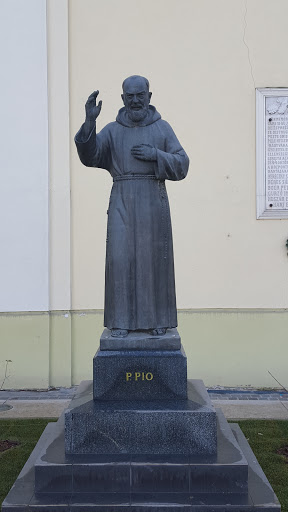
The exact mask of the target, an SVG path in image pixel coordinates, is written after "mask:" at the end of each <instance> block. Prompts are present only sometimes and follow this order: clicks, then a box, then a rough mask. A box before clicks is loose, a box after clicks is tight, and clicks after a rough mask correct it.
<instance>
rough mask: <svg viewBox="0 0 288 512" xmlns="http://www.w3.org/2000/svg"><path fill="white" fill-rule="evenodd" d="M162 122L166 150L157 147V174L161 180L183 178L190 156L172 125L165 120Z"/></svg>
mask: <svg viewBox="0 0 288 512" xmlns="http://www.w3.org/2000/svg"><path fill="white" fill-rule="evenodd" d="M162 123H163V124H162V127H161V129H162V130H163V134H164V135H165V151H162V150H160V149H157V169H156V176H157V178H158V179H159V180H161V181H164V180H173V181H178V180H183V179H184V178H185V177H186V175H187V172H188V167H189V158H188V156H187V154H186V153H185V151H184V149H183V148H182V146H181V144H180V142H179V141H178V139H177V137H176V135H175V133H174V132H173V130H172V128H171V126H170V125H169V124H168V123H167V122H165V121H162ZM164 123H165V124H164Z"/></svg>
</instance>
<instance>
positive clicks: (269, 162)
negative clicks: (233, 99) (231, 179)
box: [256, 88, 288, 219]
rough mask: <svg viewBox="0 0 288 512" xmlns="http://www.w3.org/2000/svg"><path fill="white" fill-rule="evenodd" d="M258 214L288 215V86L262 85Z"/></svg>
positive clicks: (260, 216)
mask: <svg viewBox="0 0 288 512" xmlns="http://www.w3.org/2000/svg"><path fill="white" fill-rule="evenodd" d="M256 92H257V97H256V99H257V105H256V106H257V115H256V122H257V125H256V130H257V133H256V141H257V218H258V219H261V218H270V219H271V218H279V219H281V218H288V89H282V88H281V89H258V90H257V91H256Z"/></svg>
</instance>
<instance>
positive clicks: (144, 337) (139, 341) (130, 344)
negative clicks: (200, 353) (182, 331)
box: [100, 327, 181, 351]
mask: <svg viewBox="0 0 288 512" xmlns="http://www.w3.org/2000/svg"><path fill="white" fill-rule="evenodd" d="M180 348H181V338H180V336H179V333H178V331H177V329H176V327H175V328H174V329H167V331H166V333H165V334H163V335H161V336H160V335H159V336H153V335H152V334H150V333H149V332H148V331H131V332H129V333H128V336H125V337H124V338H120V337H115V336H111V331H110V329H107V328H106V329H104V331H103V333H102V336H101V338H100V350H121V351H123V350H180Z"/></svg>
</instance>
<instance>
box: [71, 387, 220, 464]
mask: <svg viewBox="0 0 288 512" xmlns="http://www.w3.org/2000/svg"><path fill="white" fill-rule="evenodd" d="M90 389H91V388H88V389H87V393H86V395H85V393H83V395H82V403H81V404H79V402H78V401H77V400H75V401H72V403H71V408H70V410H68V411H67V412H66V414H65V449H66V453H67V454H131V453H134V454H174V455H175V454H183V455H191V454H194V455H213V454H215V453H216V444H217V427H216V412H215V409H214V407H213V405H212V404H211V401H210V398H209V396H208V393H207V391H206V388H205V387H204V385H203V382H202V381H198V380H193V381H190V382H189V384H188V399H187V400H161V401H160V400H154V401H152V400H150V401H148V400H146V401H141V400H140V401H136V400H127V401H100V400H91V391H90ZM73 402H74V403H73ZM73 405H75V406H73Z"/></svg>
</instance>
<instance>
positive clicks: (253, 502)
mask: <svg viewBox="0 0 288 512" xmlns="http://www.w3.org/2000/svg"><path fill="white" fill-rule="evenodd" d="M108 334H109V333H108ZM174 334H175V335H176V333H175V332H174ZM106 335H107V332H106ZM177 335H178V333H177ZM178 336H179V335H178ZM108 338H109V336H108V335H107V336H106V338H105V340H104V341H105V343H104V342H103V343H102V345H101V346H102V349H105V350H102V349H101V350H100V351H98V352H97V354H96V356H95V358H94V361H93V370H94V382H83V383H82V384H81V385H80V386H79V389H78V393H77V396H76V397H75V399H74V400H72V402H71V404H70V407H69V409H68V411H66V413H65V414H63V415H62V416H61V417H60V418H59V420H58V422H57V423H50V424H49V425H48V426H47V427H46V429H45V431H44V433H43V434H42V436H41V438H40V440H39V442H38V443H37V446H36V447H35V449H34V451H33V452H32V454H31V456H30V458H29V459H28V461H27V463H26V465H25V466H24V468H23V470H22V472H21V473H20V475H19V477H18V479H17V480H16V482H15V484H14V486H13V487H12V489H11V491H10V493H9V494H8V496H7V497H6V499H5V500H4V502H3V505H2V510H3V512H8V510H9V512H16V511H17V512H23V511H27V512H31V511H35V512H38V511H39V510H41V511H45V512H55V510H59V512H60V511H61V512H72V511H74V512H88V511H91V512H93V511H95V512H96V511H98V512H116V511H117V512H124V511H125V512H127V511H128V510H129V511H131V512H168V511H169V512H170V511H171V512H174V511H175V512H176V511H177V512H184V511H185V512H215V511H216V510H217V511H219V512H229V511H231V512H232V511H233V512H254V511H255V512H256V511H257V512H264V511H265V512H272V511H275V512H280V506H279V503H278V501H277V498H276V497H275V494H274V493H273V490H272V489H271V487H270V485H269V482H268V481H267V479H266V477H265V475H264V473H263V471H262V470H261V468H260V466H259V464H258V463H257V461H256V459H255V456H254V454H253V453H252V451H251V449H250V447H249V445H248V443H247V441H246V439H245V438H244V436H243V434H242V432H241V430H240V429H239V427H238V425H232V426H229V425H228V423H227V421H226V420H225V418H224V416H223V414H222V412H221V411H220V410H218V411H215V409H214V407H213V406H212V404H211V402H210V399H209V396H208V394H207V392H206V390H205V387H204V385H203V383H202V381H195V380H194V381H188V393H187V387H186V383H187V381H186V357H185V354H184V352H183V349H180V347H179V346H177V348H176V345H175V339H174V341H173V340H172V341H173V343H172V345H173V347H172V348H171V343H170V342H171V340H170V342H169V343H168V342H167V343H168V345H166V348H165V343H166V342H163V347H162V351H160V349H159V346H158V347H157V350H155V351H152V350H151V344H150V341H148V343H147V344H146V345H145V343H144V341H143V343H142V342H141V343H140V345H139V347H138V349H139V350H138V349H136V348H135V346H133V350H130V349H131V346H128V349H127V345H126V343H127V341H128V340H126V341H124V342H123V340H122V341H121V340H118V341H119V343H118V344H117V350H111V343H112V341H113V340H110V339H108ZM176 338H177V336H176ZM101 340H103V337H102V338H101ZM130 341H132V345H133V343H134V341H135V340H134V341H133V340H130ZM166 341H167V340H166ZM145 347H146V348H145ZM112 348H116V347H113V346H112ZM127 374H128V375H127ZM148 374H150V375H153V378H150V375H149V378H148V379H147V378H146V376H147V375H148ZM231 427H232V428H231Z"/></svg>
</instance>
